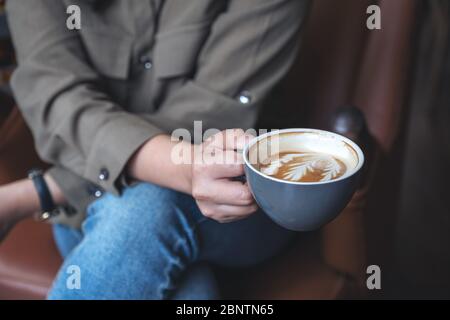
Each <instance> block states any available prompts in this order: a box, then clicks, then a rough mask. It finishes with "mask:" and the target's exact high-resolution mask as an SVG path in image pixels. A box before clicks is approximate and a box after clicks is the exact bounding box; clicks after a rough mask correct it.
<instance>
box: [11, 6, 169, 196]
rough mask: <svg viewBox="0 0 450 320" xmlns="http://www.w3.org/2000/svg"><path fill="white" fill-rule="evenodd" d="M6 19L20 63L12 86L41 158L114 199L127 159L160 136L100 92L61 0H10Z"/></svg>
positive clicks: (150, 126) (94, 73)
mask: <svg viewBox="0 0 450 320" xmlns="http://www.w3.org/2000/svg"><path fill="white" fill-rule="evenodd" d="M31 2H33V3H31ZM35 2H37V3H35ZM7 14H8V22H9V26H10V30H11V33H12V38H13V43H14V46H15V49H16V54H17V58H18V68H17V69H16V70H15V72H14V74H13V77H12V80H11V86H12V89H13V92H14V94H15V97H16V100H17V103H18V105H19V107H20V109H21V111H22V113H23V115H24V118H25V120H26V121H27V124H28V125H29V126H30V128H31V131H32V133H33V136H34V139H35V144H36V147H37V151H38V153H39V155H40V156H41V158H42V159H44V160H45V161H48V162H50V163H52V164H56V165H59V166H62V167H65V168H70V170H71V171H73V173H74V174H77V175H79V176H80V177H84V178H85V179H87V180H89V181H91V182H93V183H98V184H100V185H101V186H102V188H104V189H105V190H107V191H109V192H112V193H115V194H117V193H118V192H119V188H118V184H117V181H120V180H121V179H119V177H121V173H122V171H123V168H124V166H125V164H126V162H127V161H128V159H129V158H130V157H131V155H132V154H133V153H134V152H135V151H136V150H137V149H138V148H139V146H141V145H142V144H143V143H144V142H145V141H146V140H148V139H150V138H152V137H153V136H155V135H157V134H159V133H161V132H162V131H161V130H160V129H159V128H158V127H156V126H155V125H153V124H151V123H149V122H148V121H145V120H143V119H141V118H140V117H138V116H136V115H134V114H131V113H129V112H126V111H125V110H123V109H122V108H121V106H119V105H117V104H115V103H114V102H113V101H111V99H110V98H109V97H108V95H107V94H105V93H104V92H103V91H102V87H101V79H100V76H99V75H98V74H97V73H96V72H95V70H93V68H92V67H91V66H90V65H89V63H88V61H89V60H88V58H87V57H86V53H85V52H84V48H83V45H82V42H81V39H80V35H79V33H78V32H77V31H75V30H69V29H68V28H67V27H66V18H67V14H66V8H65V6H64V4H63V2H62V1H59V0H58V1H54V0H39V1H29V0H13V1H7ZM119 146H120V147H119ZM105 169H106V170H107V171H108V174H107V175H103V176H102V178H103V179H99V177H100V173H101V172H103V173H104V172H105Z"/></svg>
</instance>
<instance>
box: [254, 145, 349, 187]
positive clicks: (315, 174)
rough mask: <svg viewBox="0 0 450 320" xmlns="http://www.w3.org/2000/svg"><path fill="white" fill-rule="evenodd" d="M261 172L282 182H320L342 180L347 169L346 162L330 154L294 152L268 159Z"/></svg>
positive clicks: (262, 165)
mask: <svg viewBox="0 0 450 320" xmlns="http://www.w3.org/2000/svg"><path fill="white" fill-rule="evenodd" d="M259 171H261V172H262V173H264V174H266V175H268V176H272V177H275V178H277V179H281V180H288V181H294V182H319V181H330V180H334V179H338V178H340V177H341V176H343V175H344V174H345V172H346V171H347V167H346V165H345V163H344V161H342V160H340V159H339V158H337V157H334V156H332V155H329V154H325V153H317V152H295V151H292V152H281V153H278V154H276V155H273V156H271V157H269V158H267V159H266V161H264V163H261V164H260V166H259Z"/></svg>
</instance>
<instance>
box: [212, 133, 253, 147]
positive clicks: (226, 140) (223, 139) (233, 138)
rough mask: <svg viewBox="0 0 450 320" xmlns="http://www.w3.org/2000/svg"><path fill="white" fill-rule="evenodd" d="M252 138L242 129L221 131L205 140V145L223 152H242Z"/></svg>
mask: <svg viewBox="0 0 450 320" xmlns="http://www.w3.org/2000/svg"><path fill="white" fill-rule="evenodd" d="M253 138H254V136H253V135H250V134H247V133H245V132H244V130H242V129H228V130H224V131H221V132H219V133H217V134H215V135H213V136H212V137H210V138H209V139H207V140H206V145H207V146H210V147H213V148H218V149H223V150H242V149H244V147H245V145H246V144H247V143H248V142H249V141H250V140H251V139H253Z"/></svg>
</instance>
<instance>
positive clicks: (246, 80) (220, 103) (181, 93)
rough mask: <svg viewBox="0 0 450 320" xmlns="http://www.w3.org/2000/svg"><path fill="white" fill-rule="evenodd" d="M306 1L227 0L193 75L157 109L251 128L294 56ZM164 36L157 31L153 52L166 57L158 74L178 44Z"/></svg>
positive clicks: (224, 125)
mask: <svg viewBox="0 0 450 320" xmlns="http://www.w3.org/2000/svg"><path fill="white" fill-rule="evenodd" d="M309 4H310V2H309V1H308V0H245V1H243V0H231V1H229V2H228V6H227V8H226V9H225V11H224V12H223V13H222V14H220V15H219V16H218V17H217V18H216V20H215V21H214V23H213V25H212V27H211V31H210V34H209V36H208V37H207V39H206V42H205V44H204V45H203V47H202V49H201V50H200V53H199V55H198V58H197V61H196V71H195V73H194V76H193V77H192V79H189V80H188V81H187V82H186V83H185V85H184V86H183V87H181V88H180V89H179V90H178V91H177V92H176V94H173V95H170V96H169V97H168V98H167V99H166V100H165V101H164V102H163V106H162V107H160V109H161V110H177V112H180V110H184V117H185V119H186V118H188V119H189V120H190V121H194V120H199V119H202V120H203V121H204V122H205V121H206V122H207V121H208V120H210V122H211V123H222V127H223V128H230V127H239V128H244V129H245V128H252V127H253V126H254V125H255V122H256V119H257V116H258V112H259V110H260V107H261V105H262V104H263V103H264V101H265V98H266V97H267V96H268V94H269V93H270V92H271V90H272V89H273V88H274V87H275V85H276V84H277V83H278V82H279V81H280V80H281V79H282V78H283V77H284V76H285V75H286V74H287V72H288V71H289V69H290V67H291V66H292V64H293V62H294V60H295V58H296V57H297V53H298V47H299V31H300V29H301V26H302V25H303V22H304V20H305V16H306V13H307V11H308V9H309ZM164 37H165V34H160V35H159V36H158V38H159V39H160V40H161V41H160V44H161V46H162V47H163V48H158V45H157V48H156V50H157V52H156V53H155V54H156V56H157V57H160V56H161V57H162V58H161V61H162V60H163V59H164V60H167V61H164V62H165V63H164V65H168V66H169V68H168V70H167V71H166V70H158V68H159V65H158V63H157V61H155V72H156V73H157V75H158V74H163V75H164V73H167V74H168V75H170V72H171V71H172V70H171V69H170V66H171V64H170V63H169V60H171V59H172V60H173V59H174V57H175V56H177V54H178V53H177V51H179V50H177V46H176V43H175V44H174V46H173V48H172V47H171V45H172V44H173V43H174V42H176V41H172V42H171V41H167V44H164V43H165V41H164ZM168 37H169V36H168ZM180 37H181V36H180ZM180 43H182V41H180ZM165 45H167V47H164V46H165ZM171 49H173V50H171ZM158 50H159V51H160V52H161V53H160V52H158ZM171 52H172V53H173V56H172V57H171ZM172 65H173V64H172ZM166 107H167V108H166ZM181 112H182V111H181Z"/></svg>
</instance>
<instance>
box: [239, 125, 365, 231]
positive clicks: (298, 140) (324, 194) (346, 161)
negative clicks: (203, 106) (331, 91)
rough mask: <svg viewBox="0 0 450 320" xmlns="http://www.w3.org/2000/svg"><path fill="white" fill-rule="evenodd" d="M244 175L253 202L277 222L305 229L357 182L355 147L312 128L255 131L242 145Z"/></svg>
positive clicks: (334, 208) (330, 214)
mask: <svg viewBox="0 0 450 320" xmlns="http://www.w3.org/2000/svg"><path fill="white" fill-rule="evenodd" d="M242 155H243V158H244V170H245V179H246V181H247V184H248V186H249V188H250V191H251V192H252V195H253V197H254V198H255V200H256V202H257V203H258V206H259V207H260V208H261V209H262V210H263V211H264V212H265V213H266V214H267V215H268V216H269V217H270V218H271V219H272V220H273V221H274V222H275V223H277V224H279V225H280V226H282V227H284V228H286V229H289V230H295V231H311V230H316V229H318V228H320V227H322V226H323V225H324V224H326V223H328V222H330V221H331V220H333V219H334V218H336V216H337V215H338V214H339V213H340V212H341V211H342V210H343V209H344V208H345V206H346V205H347V204H348V203H349V201H350V199H351V198H352V196H353V194H354V192H355V190H356V189H357V187H358V185H359V176H360V175H359V173H360V172H361V168H362V166H363V164H364V154H363V152H362V150H361V148H360V147H359V146H358V145H357V144H355V143H354V142H353V141H351V140H350V139H348V138H346V137H343V136H341V135H338V134H336V133H333V132H328V131H323V130H315V129H301V128H299V129H283V130H277V131H272V132H267V133H264V134H261V135H260V136H258V137H255V138H254V139H252V140H251V141H250V142H249V143H248V144H247V145H246V146H245V148H244V150H243V151H242Z"/></svg>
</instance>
